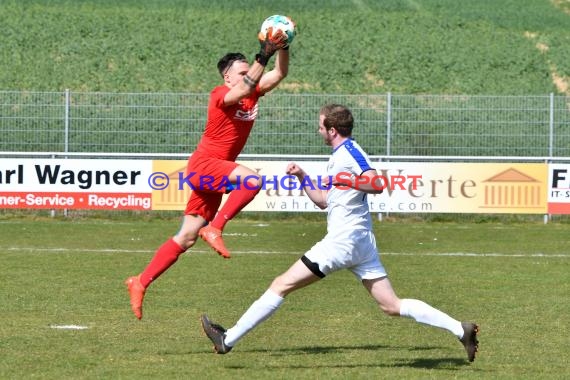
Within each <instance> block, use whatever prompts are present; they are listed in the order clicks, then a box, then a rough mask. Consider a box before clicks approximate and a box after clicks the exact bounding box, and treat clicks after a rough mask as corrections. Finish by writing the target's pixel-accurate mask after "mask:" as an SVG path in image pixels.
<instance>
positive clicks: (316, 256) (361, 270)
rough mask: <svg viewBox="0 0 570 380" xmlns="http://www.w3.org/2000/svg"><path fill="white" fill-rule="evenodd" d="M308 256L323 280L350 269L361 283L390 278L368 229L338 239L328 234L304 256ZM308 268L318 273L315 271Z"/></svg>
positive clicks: (342, 235) (339, 236)
mask: <svg viewBox="0 0 570 380" xmlns="http://www.w3.org/2000/svg"><path fill="white" fill-rule="evenodd" d="M305 257H306V258H307V259H308V260H309V261H310V262H312V263H314V264H315V265H317V266H318V270H320V272H321V273H320V274H319V273H315V274H317V275H320V277H324V276H326V275H328V274H329V273H332V272H335V271H338V270H340V269H348V270H350V271H351V272H352V273H354V275H355V276H356V277H357V278H358V279H359V280H373V279H376V278H381V277H386V276H387V273H386V270H385V269H384V266H383V265H382V262H381V261H380V256H379V254H378V250H377V248H376V238H375V237H374V234H373V233H372V232H371V231H368V230H360V231H352V232H350V233H346V234H341V235H336V236H333V235H331V234H327V235H326V236H325V237H324V239H323V240H321V241H319V242H318V243H317V244H315V245H314V246H313V247H312V248H311V249H310V250H309V251H308V252H307V253H306V254H305ZM305 265H307V262H305ZM307 266H308V267H309V269H311V270H312V271H313V272H315V270H314V269H316V268H311V267H310V266H309V265H307ZM317 272H318V271H317Z"/></svg>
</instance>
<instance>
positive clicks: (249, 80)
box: [224, 28, 288, 105]
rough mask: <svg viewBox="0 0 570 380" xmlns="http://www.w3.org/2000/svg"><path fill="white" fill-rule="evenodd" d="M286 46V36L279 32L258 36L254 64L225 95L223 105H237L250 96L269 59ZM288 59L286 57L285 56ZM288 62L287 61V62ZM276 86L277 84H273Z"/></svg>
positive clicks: (270, 31) (271, 31)
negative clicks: (257, 50) (257, 51)
mask: <svg viewBox="0 0 570 380" xmlns="http://www.w3.org/2000/svg"><path fill="white" fill-rule="evenodd" d="M286 44H287V36H286V35H285V34H284V33H283V32H282V31H281V30H277V31H275V32H274V31H273V30H272V29H271V28H269V29H268V31H267V35H266V36H264V37H263V39H262V36H259V45H260V50H259V53H258V54H256V56H255V62H254V63H253V64H252V65H251V67H250V68H249V71H248V72H247V73H246V74H245V75H244V77H243V79H242V80H241V81H240V82H238V84H237V85H236V86H234V87H232V89H231V90H230V91H229V92H228V93H227V94H226V96H225V97H224V104H225V105H231V104H236V103H238V102H239V101H240V100H241V99H243V98H245V97H246V96H248V95H250V94H251V93H252V92H253V91H254V90H255V87H256V86H257V85H258V83H259V81H260V80H261V77H262V75H263V72H264V70H265V66H267V63H268V62H269V59H270V58H271V57H272V56H273V55H274V54H275V52H276V51H277V50H279V49H282V48H283V47H285V46H286ZM287 57H288V56H287ZM287 62H288V61H287ZM275 85H277V84H275Z"/></svg>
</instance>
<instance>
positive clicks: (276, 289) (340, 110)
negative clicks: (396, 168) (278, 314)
mask: <svg viewBox="0 0 570 380" xmlns="http://www.w3.org/2000/svg"><path fill="white" fill-rule="evenodd" d="M353 124H354V120H353V116H352V113H351V112H350V110H349V109H348V108H347V107H344V106H342V105H338V104H330V105H326V106H324V107H323V108H321V112H320V119H319V134H320V135H321V136H322V137H323V139H324V142H325V144H327V145H330V146H331V147H332V148H333V153H332V155H331V158H330V160H329V162H328V166H327V178H329V179H331V181H330V182H328V181H327V182H328V184H329V185H331V186H329V187H330V190H323V189H320V188H319V187H316V186H310V185H309V183H308V182H307V181H303V179H305V178H306V177H307V174H306V173H305V171H303V169H301V168H300V167H299V166H298V165H297V164H295V163H290V164H289V165H288V166H287V174H290V175H294V176H296V177H297V178H298V179H299V181H300V182H301V183H303V184H306V185H305V186H304V190H305V192H306V194H307V196H308V197H309V198H310V199H311V200H312V201H313V202H314V203H315V204H316V205H317V206H318V207H320V208H321V209H325V208H327V211H328V216H327V234H326V236H325V237H324V238H323V240H321V241H319V242H318V243H317V244H315V245H314V246H313V247H312V248H311V249H310V250H309V251H308V252H307V253H306V254H305V255H303V256H302V257H301V258H300V259H299V260H297V261H296V262H295V263H294V264H293V265H292V266H291V267H290V268H289V269H288V270H287V271H286V272H285V273H283V274H281V275H280V276H277V277H276V278H275V279H274V280H273V282H272V283H271V285H270V287H269V289H268V290H267V291H266V292H265V293H264V294H263V295H262V296H261V297H260V298H259V299H258V300H257V301H255V302H254V303H253V304H252V305H251V306H250V307H249V309H248V310H247V311H246V312H245V313H244V314H243V315H242V316H241V318H240V319H239V320H238V321H237V323H236V324H235V325H234V326H233V327H232V328H230V329H228V330H226V329H224V328H223V327H222V326H220V325H218V324H216V323H212V322H211V321H210V320H209V319H208V317H207V316H206V315H202V318H201V319H202V328H203V329H204V332H205V333H206V335H207V336H208V338H209V339H210V340H211V341H212V342H213V343H214V350H215V351H216V352H217V353H218V354H225V353H228V352H229V351H230V350H231V349H232V348H233V347H234V345H235V344H236V343H237V342H238V341H239V340H240V339H241V338H242V337H243V336H244V335H245V334H247V333H248V332H249V331H251V330H252V329H253V328H255V327H256V326H257V325H259V324H260V323H261V322H263V321H264V320H266V319H267V318H269V317H270V316H271V315H272V314H273V313H274V312H275V311H277V309H278V308H279V307H280V306H281V304H282V303H283V301H284V298H285V297H286V296H287V295H288V294H290V293H291V292H293V291H295V290H297V289H301V288H303V287H305V286H307V285H310V284H312V283H314V282H316V281H318V280H320V279H321V278H323V277H325V276H326V275H328V274H330V273H332V272H335V271H337V270H340V269H348V270H350V271H351V272H352V273H354V275H355V276H356V277H357V278H358V280H359V281H361V283H362V284H363V285H364V287H365V288H366V290H368V292H369V293H370V295H371V296H372V297H373V298H374V300H375V301H376V302H377V303H378V306H379V307H380V309H381V310H382V311H383V312H384V313H386V314H388V315H391V316H403V317H410V318H413V319H414V320H416V321H417V322H420V323H424V324H427V325H430V326H434V327H439V328H442V329H445V330H448V331H449V332H451V333H452V334H454V335H455V336H457V338H459V340H460V342H461V343H462V344H463V346H464V347H465V350H466V352H467V358H468V360H469V361H470V362H472V361H473V360H474V359H475V353H476V352H477V349H478V343H479V342H478V340H477V332H478V329H479V328H478V326H477V325H476V324H475V323H472V322H459V321H457V320H455V319H454V318H452V317H450V316H449V315H447V314H445V313H444V312H442V311H440V310H437V309H435V308H433V307H432V306H430V305H428V304H426V303H425V302H423V301H419V300H415V299H400V298H398V297H397V296H396V294H395V292H394V290H393V288H392V285H391V284H390V281H389V280H388V275H387V273H386V270H385V269H384V266H383V265H382V263H381V262H380V257H379V254H378V251H377V249H376V241H375V238H374V234H373V232H372V221H371V217H370V210H369V208H368V202H367V199H366V197H367V194H377V193H381V192H382V190H381V189H382V184H381V183H377V182H376V181H378V178H379V176H378V174H377V172H376V170H375V169H374V168H373V167H372V165H371V163H370V160H369V158H368V156H367V154H366V153H365V152H364V151H363V150H362V148H361V147H360V146H359V145H358V144H357V143H356V142H355V141H354V140H353V139H352V137H351V136H352V128H353Z"/></svg>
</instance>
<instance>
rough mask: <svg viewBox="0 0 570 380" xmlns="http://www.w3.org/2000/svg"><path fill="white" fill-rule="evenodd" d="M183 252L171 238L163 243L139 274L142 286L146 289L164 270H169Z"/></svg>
mask: <svg viewBox="0 0 570 380" xmlns="http://www.w3.org/2000/svg"><path fill="white" fill-rule="evenodd" d="M185 251H186V250H185V249H183V248H182V247H181V246H179V245H178V243H176V242H175V241H174V240H172V238H171V239H168V240H167V241H166V242H164V244H162V245H161V246H160V248H158V250H157V251H156V253H155V254H154V257H153V258H152V260H151V261H150V263H149V264H148V265H147V267H146V268H145V270H144V271H143V272H142V273H141V277H140V280H141V284H142V286H144V287H145V288H147V287H148V286H149V284H150V283H151V282H152V281H154V280H156V279H157V278H158V277H159V276H160V275H161V274H162V273H164V271H165V270H167V269H168V268H170V266H171V265H172V264H174V263H175V262H176V260H178V256H180V255H181V254H182V253H184V252H185Z"/></svg>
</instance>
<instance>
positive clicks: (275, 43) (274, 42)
mask: <svg viewBox="0 0 570 380" xmlns="http://www.w3.org/2000/svg"><path fill="white" fill-rule="evenodd" d="M257 38H258V39H259V45H260V47H261V49H260V51H259V54H260V55H263V56H265V57H267V58H268V59H269V58H270V57H271V56H272V55H273V54H275V52H276V51H277V50H279V49H283V48H284V47H286V46H287V35H286V34H285V33H283V31H282V30H279V29H277V30H273V28H272V27H269V28H267V33H266V34H265V35H264V34H263V33H261V32H260V33H259V34H258V36H257Z"/></svg>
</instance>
